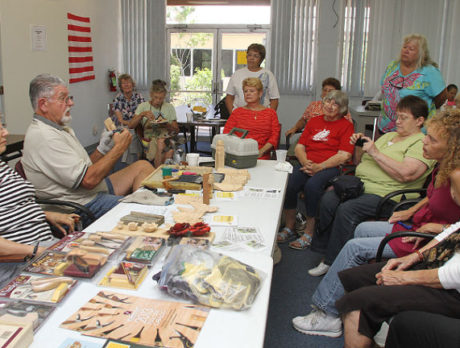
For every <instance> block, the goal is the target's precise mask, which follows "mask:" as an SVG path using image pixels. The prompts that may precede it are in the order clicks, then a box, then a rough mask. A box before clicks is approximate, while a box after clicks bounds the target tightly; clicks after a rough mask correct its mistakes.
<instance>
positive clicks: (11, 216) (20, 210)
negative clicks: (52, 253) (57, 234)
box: [0, 161, 52, 244]
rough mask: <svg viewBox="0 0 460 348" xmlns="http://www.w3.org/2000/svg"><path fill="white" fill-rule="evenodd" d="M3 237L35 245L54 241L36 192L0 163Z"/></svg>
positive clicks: (0, 223) (29, 184) (0, 229)
mask: <svg viewBox="0 0 460 348" xmlns="http://www.w3.org/2000/svg"><path fill="white" fill-rule="evenodd" d="M0 236H1V237H3V238H5V239H8V240H11V241H14V242H19V243H26V244H31V243H34V242H37V241H44V240H48V239H51V238H52V234H51V230H50V228H49V226H48V223H47V222H46V217H45V213H44V212H43V210H42V209H41V208H40V206H39V205H38V204H37V203H36V202H35V190H34V187H33V186H32V184H31V183H30V182H28V181H25V180H24V179H23V178H22V177H21V176H20V175H19V174H17V173H16V172H15V171H14V170H12V169H11V168H10V167H8V165H7V164H6V163H5V162H3V161H0Z"/></svg>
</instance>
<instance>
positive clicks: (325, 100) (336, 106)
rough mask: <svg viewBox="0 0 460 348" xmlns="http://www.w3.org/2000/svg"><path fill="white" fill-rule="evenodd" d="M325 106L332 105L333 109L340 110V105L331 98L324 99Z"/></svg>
mask: <svg viewBox="0 0 460 348" xmlns="http://www.w3.org/2000/svg"><path fill="white" fill-rule="evenodd" d="M323 104H331V107H333V108H339V104H337V103H336V102H335V100H334V99H331V98H323Z"/></svg>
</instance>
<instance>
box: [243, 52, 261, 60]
mask: <svg viewBox="0 0 460 348" xmlns="http://www.w3.org/2000/svg"><path fill="white" fill-rule="evenodd" d="M249 57H254V58H256V59H260V58H261V57H260V55H258V54H257V53H247V54H246V58H249Z"/></svg>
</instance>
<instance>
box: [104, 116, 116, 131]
mask: <svg viewBox="0 0 460 348" xmlns="http://www.w3.org/2000/svg"><path fill="white" fill-rule="evenodd" d="M104 125H105V128H106V129H107V130H108V131H114V130H116V129H117V127H116V126H115V123H113V121H112V119H111V118H110V117H107V118H106V119H105V121H104Z"/></svg>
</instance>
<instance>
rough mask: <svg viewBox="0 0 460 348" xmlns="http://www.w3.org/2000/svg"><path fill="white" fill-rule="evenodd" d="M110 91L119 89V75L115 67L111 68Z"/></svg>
mask: <svg viewBox="0 0 460 348" xmlns="http://www.w3.org/2000/svg"><path fill="white" fill-rule="evenodd" d="M109 91H110V92H116V91H117V75H116V74H115V69H109Z"/></svg>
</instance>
